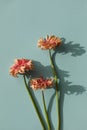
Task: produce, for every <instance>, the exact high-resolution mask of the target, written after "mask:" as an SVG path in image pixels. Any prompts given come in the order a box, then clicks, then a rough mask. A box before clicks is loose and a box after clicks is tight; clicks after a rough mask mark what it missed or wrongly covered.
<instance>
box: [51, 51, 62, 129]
mask: <svg viewBox="0 0 87 130" xmlns="http://www.w3.org/2000/svg"><path fill="white" fill-rule="evenodd" d="M49 56H50V63H51V68H52V71H53V75H54V81H55V85H56V107H57V114H58V130H60V113H59V97H58V79H57V73H56V69H55V66H54V63H53V60H52V56H51V50H49Z"/></svg>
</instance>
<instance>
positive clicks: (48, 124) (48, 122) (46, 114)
mask: <svg viewBox="0 0 87 130" xmlns="http://www.w3.org/2000/svg"><path fill="white" fill-rule="evenodd" d="M42 100H43V105H44V112H45V117H46V121H47V126H48V130H51V125H50V121H49V117H48V113H47V110H46V103H45V97H44V91H43V90H42Z"/></svg>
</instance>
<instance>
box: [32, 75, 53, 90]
mask: <svg viewBox="0 0 87 130" xmlns="http://www.w3.org/2000/svg"><path fill="white" fill-rule="evenodd" d="M52 85H53V79H44V78H43V77H40V78H35V79H31V81H30V86H31V88H32V89H34V90H37V89H45V88H48V87H52Z"/></svg>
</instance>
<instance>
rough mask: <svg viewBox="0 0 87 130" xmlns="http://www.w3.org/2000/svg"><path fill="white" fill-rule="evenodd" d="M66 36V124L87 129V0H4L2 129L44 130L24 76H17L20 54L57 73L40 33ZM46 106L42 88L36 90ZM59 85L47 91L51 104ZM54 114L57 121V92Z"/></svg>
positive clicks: (65, 129)
mask: <svg viewBox="0 0 87 130" xmlns="http://www.w3.org/2000/svg"><path fill="white" fill-rule="evenodd" d="M47 34H54V35H56V36H59V37H61V38H62V39H63V43H64V44H63V45H62V46H61V47H60V49H59V51H58V53H56V55H55V63H56V64H57V65H58V67H57V70H58V75H59V78H60V86H61V87H60V90H61V105H60V106H61V122H62V127H61V130H87V92H86V90H87V52H86V51H87V0H36V1H35V0H0V84H1V85H0V130H34V129H37V130H41V129H42V128H41V125H40V123H39V120H38V117H37V115H36V113H35V111H34V108H33V105H32V103H31V100H30V98H29V97H28V94H27V91H26V89H25V87H24V83H23V79H22V76H20V77H19V78H13V77H12V76H10V75H9V67H10V66H11V65H12V64H13V61H14V59H15V58H22V57H23V58H28V59H33V60H35V61H38V64H39V65H40V66H41V68H42V70H43V68H44V67H45V68H44V72H42V71H41V69H40V67H39V70H37V71H39V73H43V74H44V75H45V76H46V75H47V76H52V74H51V71H50V61H49V57H48V52H47V51H42V50H40V49H38V47H37V45H36V44H37V41H38V39H39V38H40V37H45V36H46V35H47ZM35 94H36V96H37V99H38V101H39V103H40V105H41V107H42V109H43V106H42V99H41V93H40V91H36V92H35ZM53 94H54V89H50V90H46V91H45V98H46V103H47V106H49V101H50V98H51V97H52V95H53ZM50 105H52V107H51V108H50V109H51V119H52V121H53V129H54V130H55V129H56V127H57V123H56V122H57V120H56V111H55V97H53V98H52V101H51V104H50Z"/></svg>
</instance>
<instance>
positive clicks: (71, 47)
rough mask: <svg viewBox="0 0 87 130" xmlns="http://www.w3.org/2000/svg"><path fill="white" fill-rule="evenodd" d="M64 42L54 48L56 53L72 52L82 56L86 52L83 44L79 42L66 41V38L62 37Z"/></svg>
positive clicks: (74, 55) (74, 54)
mask: <svg viewBox="0 0 87 130" xmlns="http://www.w3.org/2000/svg"><path fill="white" fill-rule="evenodd" d="M61 41H62V44H61V46H59V47H56V48H55V49H54V51H55V52H54V54H55V53H61V54H62V55H65V54H67V53H71V56H73V57H76V56H81V55H82V54H84V53H85V52H86V50H85V49H84V47H83V46H80V44H79V43H74V42H73V41H69V42H66V39H65V38H61Z"/></svg>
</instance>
